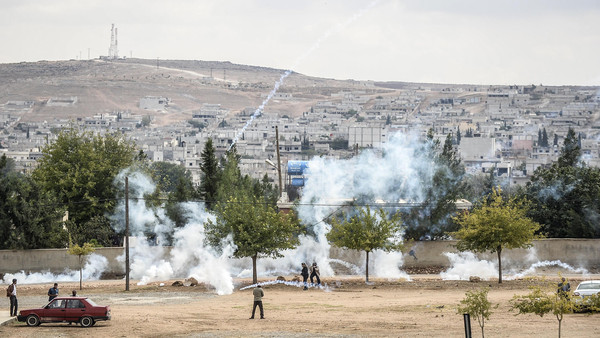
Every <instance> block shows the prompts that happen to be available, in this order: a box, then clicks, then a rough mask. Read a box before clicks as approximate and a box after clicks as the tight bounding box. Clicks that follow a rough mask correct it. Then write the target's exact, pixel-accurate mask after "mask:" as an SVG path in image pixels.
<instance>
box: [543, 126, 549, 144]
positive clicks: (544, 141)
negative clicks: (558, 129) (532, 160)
mask: <svg viewBox="0 0 600 338" xmlns="http://www.w3.org/2000/svg"><path fill="white" fill-rule="evenodd" d="M548 145H549V143H548V133H547V132H546V128H544V130H543V131H542V147H547V146H548Z"/></svg>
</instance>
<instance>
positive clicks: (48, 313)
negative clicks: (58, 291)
mask: <svg viewBox="0 0 600 338" xmlns="http://www.w3.org/2000/svg"><path fill="white" fill-rule="evenodd" d="M65 307H66V301H65V300H64V299H58V298H55V299H53V300H52V301H51V302H50V303H48V305H46V306H45V307H44V309H43V310H42V311H41V313H40V320H41V321H42V322H46V323H48V322H62V321H63V320H64V319H65Z"/></svg>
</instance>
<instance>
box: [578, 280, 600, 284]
mask: <svg viewBox="0 0 600 338" xmlns="http://www.w3.org/2000/svg"><path fill="white" fill-rule="evenodd" d="M590 283H600V280H584V281H583V282H581V283H579V284H590Z"/></svg>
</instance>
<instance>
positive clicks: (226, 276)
mask: <svg viewBox="0 0 600 338" xmlns="http://www.w3.org/2000/svg"><path fill="white" fill-rule="evenodd" d="M125 175H128V177H129V186H130V189H131V193H130V195H133V197H134V199H133V200H132V202H133V203H130V206H129V213H130V218H129V219H130V221H129V223H130V225H131V235H132V236H134V237H137V238H142V239H143V238H145V237H146V236H145V234H146V233H152V234H156V237H157V239H158V243H159V244H160V243H166V239H167V236H168V235H170V234H171V233H172V234H173V245H172V248H171V251H170V253H167V252H166V248H165V247H163V246H156V245H150V244H149V242H148V241H146V240H140V241H137V242H136V243H135V245H134V246H133V247H132V248H131V249H130V250H131V251H132V252H130V261H131V263H130V268H131V270H130V276H131V277H132V278H134V279H139V283H138V284H141V285H144V284H147V283H149V282H153V281H160V280H168V279H171V278H174V277H183V278H187V277H194V278H196V280H198V281H199V282H202V283H206V284H210V285H211V286H213V287H214V288H215V289H216V291H217V293H218V294H230V293H232V292H233V282H232V277H231V275H230V273H229V269H228V267H229V265H228V257H229V256H230V255H231V254H232V253H233V250H234V248H233V246H232V245H231V244H229V245H224V250H223V251H222V253H221V254H218V253H217V252H216V251H215V250H213V248H210V247H207V246H205V245H204V239H205V235H204V223H205V222H206V221H207V220H208V219H214V216H212V215H210V214H209V213H208V212H206V210H204V207H203V206H202V205H201V204H199V203H191V202H188V203H182V204H180V207H181V210H182V212H183V213H184V215H183V216H185V217H186V218H187V219H188V222H187V224H186V225H185V226H184V227H182V228H177V229H175V230H173V229H174V226H173V224H172V222H171V221H170V220H169V219H168V217H167V216H166V215H165V211H164V209H161V208H150V207H148V206H147V205H146V203H145V200H144V199H143V197H144V195H145V194H150V193H152V192H154V190H155V188H156V187H155V185H154V183H153V182H152V181H151V180H150V178H149V177H147V176H146V175H144V174H141V173H139V172H130V171H128V170H126V171H123V172H122V173H120V174H119V175H118V176H117V178H116V182H123V181H124V180H125ZM136 198H137V199H136ZM124 214H125V204H124V202H122V203H120V204H119V205H118V206H117V209H116V214H115V216H114V217H113V219H115V220H117V222H114V223H115V224H119V227H118V229H122V226H121V225H122V224H124V219H122V217H123V215H124ZM119 215H120V216H119ZM119 218H121V219H119ZM226 244H227V243H226ZM119 259H120V260H121V261H123V260H124V255H123V256H120V257H119Z"/></svg>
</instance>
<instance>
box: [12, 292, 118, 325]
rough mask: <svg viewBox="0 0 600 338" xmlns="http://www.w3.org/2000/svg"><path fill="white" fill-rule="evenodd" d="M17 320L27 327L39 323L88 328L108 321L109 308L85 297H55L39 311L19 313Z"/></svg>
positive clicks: (32, 310) (30, 310) (22, 311)
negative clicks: (66, 324)
mask: <svg viewBox="0 0 600 338" xmlns="http://www.w3.org/2000/svg"><path fill="white" fill-rule="evenodd" d="M17 320H18V321H20V322H26V323H27V325H29V326H38V325H40V324H41V323H79V324H81V326H83V327H90V326H92V325H94V324H95V323H96V322H97V321H99V320H110V306H100V305H97V304H96V303H94V302H93V301H92V300H91V299H89V298H86V297H57V298H54V299H53V300H52V301H51V302H50V303H48V304H47V305H46V306H44V307H42V308H40V309H29V310H21V311H19V315H18V316H17Z"/></svg>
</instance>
